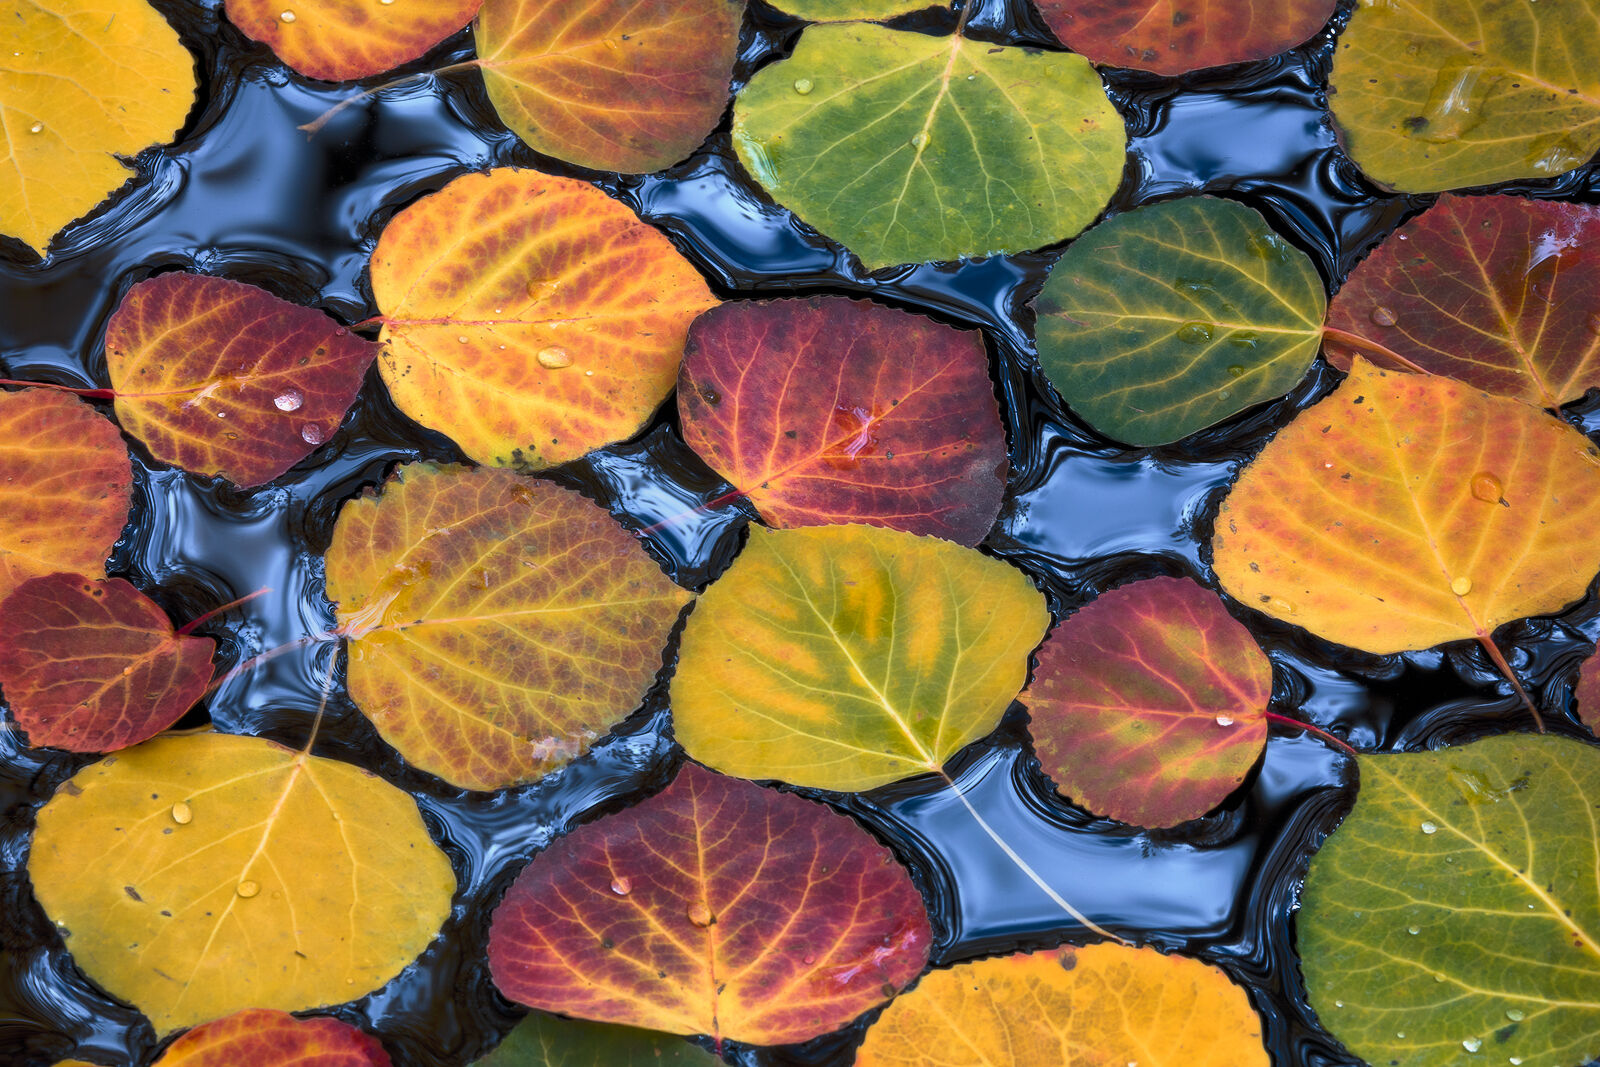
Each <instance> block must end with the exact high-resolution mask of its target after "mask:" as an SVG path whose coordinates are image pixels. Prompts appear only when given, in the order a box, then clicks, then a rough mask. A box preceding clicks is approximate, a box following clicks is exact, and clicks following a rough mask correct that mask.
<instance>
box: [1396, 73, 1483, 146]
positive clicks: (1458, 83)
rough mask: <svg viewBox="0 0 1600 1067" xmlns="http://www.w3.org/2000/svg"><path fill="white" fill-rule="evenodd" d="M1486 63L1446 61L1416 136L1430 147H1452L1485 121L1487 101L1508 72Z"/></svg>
mask: <svg viewBox="0 0 1600 1067" xmlns="http://www.w3.org/2000/svg"><path fill="white" fill-rule="evenodd" d="M1482 60H1483V57H1482V56H1479V55H1473V54H1468V55H1462V56H1455V57H1453V58H1451V59H1450V60H1447V61H1446V62H1445V64H1444V65H1443V66H1442V67H1441V68H1440V69H1439V76H1438V77H1437V78H1435V79H1434V83H1433V91H1432V93H1430V94H1429V96H1428V102H1427V103H1426V104H1425V105H1424V106H1423V108H1422V115H1421V119H1422V121H1421V122H1419V123H1417V124H1416V126H1415V129H1413V130H1412V131H1411V132H1412V136H1414V137H1416V138H1417V139H1418V140H1422V141H1427V142H1429V143H1430V144H1449V143H1451V142H1454V141H1459V140H1460V139H1461V137H1462V135H1463V134H1465V133H1466V132H1467V131H1469V130H1471V129H1472V128H1473V127H1475V126H1477V125H1478V123H1480V122H1482V121H1483V107H1484V102H1485V101H1486V100H1488V98H1489V94H1490V92H1492V91H1493V89H1494V87H1495V85H1496V84H1498V83H1499V81H1500V79H1501V78H1503V77H1504V76H1505V73H1504V72H1503V71H1500V70H1496V69H1495V68H1493V67H1490V66H1487V65H1486V64H1484V63H1483V62H1482Z"/></svg>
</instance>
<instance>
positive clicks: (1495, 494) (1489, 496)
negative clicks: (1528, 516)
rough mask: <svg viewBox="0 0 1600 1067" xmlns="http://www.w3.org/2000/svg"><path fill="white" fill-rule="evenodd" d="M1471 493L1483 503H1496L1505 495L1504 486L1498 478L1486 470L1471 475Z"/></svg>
mask: <svg viewBox="0 0 1600 1067" xmlns="http://www.w3.org/2000/svg"><path fill="white" fill-rule="evenodd" d="M1471 484H1472V495H1473V496H1474V497H1475V498H1477V499H1478V500H1481V501H1483V502H1484V503H1485V504H1498V503H1500V501H1501V499H1502V498H1503V497H1504V496H1505V493H1506V487H1505V485H1504V484H1502V483H1501V481H1500V479H1499V478H1497V477H1496V476H1495V475H1493V474H1490V473H1489V472H1488V471H1479V472H1478V473H1477V474H1474V475H1473V476H1472V483H1471Z"/></svg>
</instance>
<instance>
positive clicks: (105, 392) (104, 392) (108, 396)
mask: <svg viewBox="0 0 1600 1067" xmlns="http://www.w3.org/2000/svg"><path fill="white" fill-rule="evenodd" d="M0 385H19V386H22V387H23V388H26V389H54V390H56V391H57V392H60V393H71V394H73V395H74V396H81V397H86V398H87V399H89V400H115V399H116V398H117V394H116V393H114V392H112V391H111V390H110V389H78V388H75V387H73V386H70V385H57V384H56V383H55V382H24V381H20V380H18V379H16V378H0Z"/></svg>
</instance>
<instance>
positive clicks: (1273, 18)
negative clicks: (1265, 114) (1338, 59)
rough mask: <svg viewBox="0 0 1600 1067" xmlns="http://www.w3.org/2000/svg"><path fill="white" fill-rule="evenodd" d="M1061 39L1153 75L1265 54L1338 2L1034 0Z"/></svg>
mask: <svg viewBox="0 0 1600 1067" xmlns="http://www.w3.org/2000/svg"><path fill="white" fill-rule="evenodd" d="M1038 2H1039V13H1040V14H1041V15H1043V16H1044V21H1045V23H1046V24H1047V25H1048V26H1049V27H1050V29H1051V31H1052V32H1054V33H1055V35H1056V36H1057V37H1059V38H1061V41H1062V43H1063V44H1065V45H1066V46H1067V47H1068V48H1070V49H1072V50H1073V51H1074V52H1081V53H1083V54H1084V55H1085V56H1087V57H1089V59H1090V61H1091V62H1094V63H1098V64H1100V65H1102V66H1108V67H1132V68H1133V69H1134V70H1149V71H1154V72H1155V73H1157V74H1186V73H1188V72H1189V71H1191V70H1199V69H1201V68H1202V67H1220V66H1222V65H1223V64H1226V63H1244V62H1248V61H1250V60H1256V59H1266V58H1267V57H1268V56H1274V55H1277V54H1278V53H1279V52H1282V51H1283V50H1285V49H1287V48H1292V47H1294V46H1295V45H1297V44H1299V43H1300V42H1302V41H1304V40H1305V39H1306V38H1308V37H1310V36H1311V35H1312V34H1314V33H1316V32H1317V31H1318V30H1320V29H1322V27H1323V25H1324V24H1325V23H1326V22H1327V21H1328V19H1330V18H1332V17H1333V9H1334V8H1335V7H1336V6H1337V3H1336V0H1221V2H1220V3H1219V2H1216V0H1134V2H1129V0H1038Z"/></svg>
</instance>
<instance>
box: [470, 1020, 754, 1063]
mask: <svg viewBox="0 0 1600 1067" xmlns="http://www.w3.org/2000/svg"><path fill="white" fill-rule="evenodd" d="M722 1062H723V1061H722V1060H721V1059H720V1058H719V1057H717V1056H713V1055H712V1054H711V1053H709V1052H707V1051H706V1050H705V1049H703V1048H700V1047H699V1046H698V1045H692V1044H690V1043H689V1042H687V1041H685V1040H684V1039H683V1038H681V1037H675V1036H674V1035H672V1034H663V1033H660V1032H658V1031H654V1030H640V1029H637V1028H635V1027H632V1026H615V1025H612V1024H611V1023H592V1022H587V1021H585V1020H583V1019H563V1018H560V1017H559V1016H555V1015H546V1014H545V1013H544V1012H540V1011H536V1012H531V1013H529V1015H528V1017H527V1018H525V1019H523V1020H522V1021H521V1022H520V1023H518V1024H517V1025H516V1026H515V1027H513V1028H512V1031H511V1032H510V1033H509V1034H507V1035H506V1039H505V1040H504V1041H502V1042H500V1044H498V1045H496V1046H495V1047H494V1050H493V1051H491V1052H490V1053H489V1054H488V1055H487V1056H483V1057H481V1058H479V1059H477V1060H475V1061H473V1067H719V1065H720V1064H721V1063H722Z"/></svg>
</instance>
